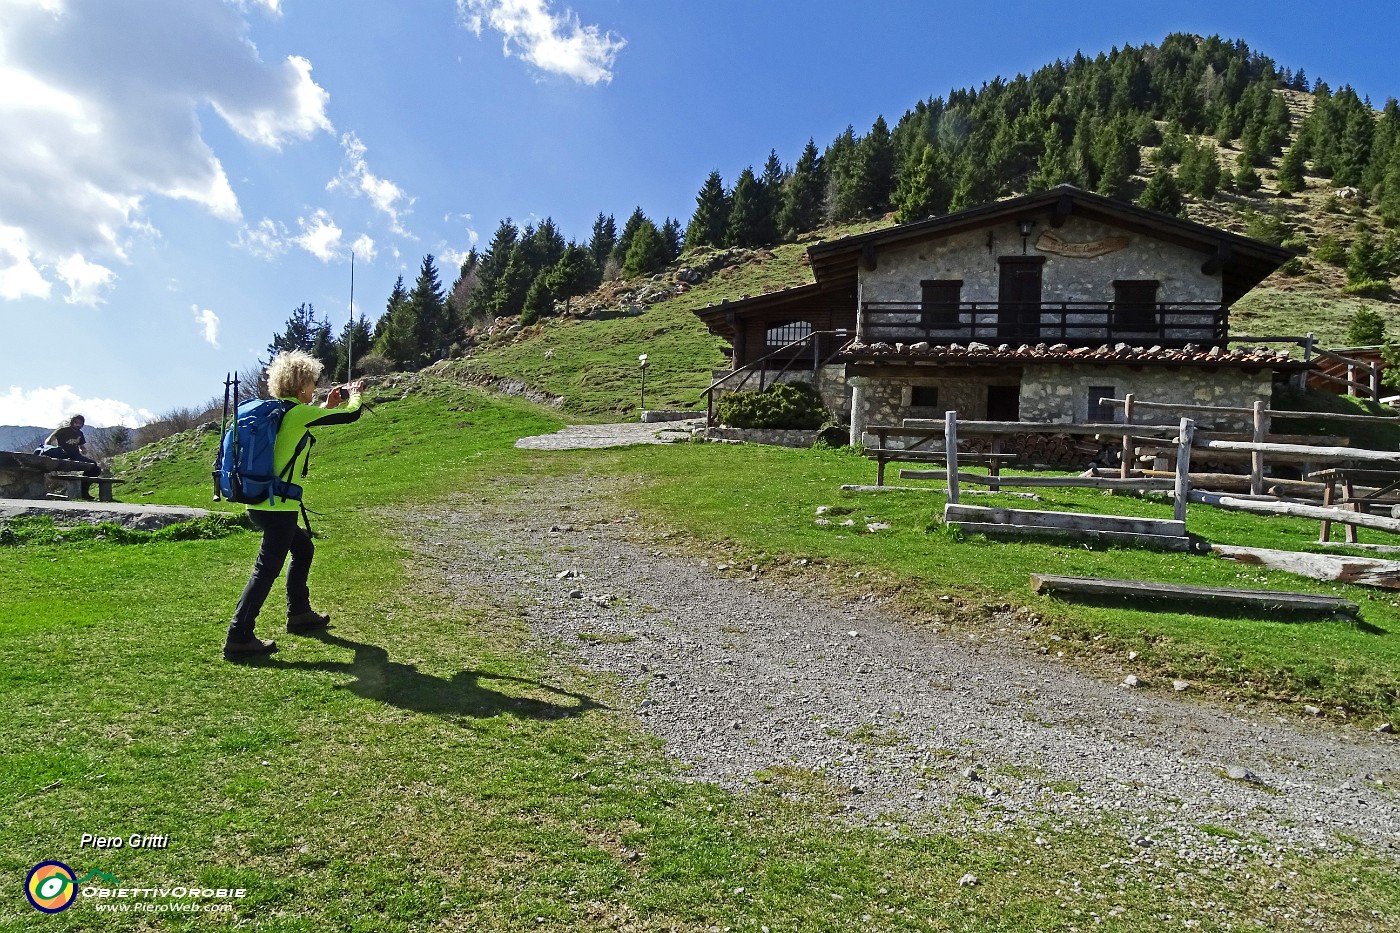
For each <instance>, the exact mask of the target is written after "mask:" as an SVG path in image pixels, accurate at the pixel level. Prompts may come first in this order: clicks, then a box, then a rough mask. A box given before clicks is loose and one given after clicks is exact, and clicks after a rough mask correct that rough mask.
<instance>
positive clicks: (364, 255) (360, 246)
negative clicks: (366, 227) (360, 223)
mask: <svg viewBox="0 0 1400 933" xmlns="http://www.w3.org/2000/svg"><path fill="white" fill-rule="evenodd" d="M350 251H351V252H353V253H354V254H355V256H356V257H357V258H359V259H363V260H364V261H365V262H374V257H375V256H378V255H379V250H378V249H377V248H376V247H375V245H374V240H372V239H370V237H369V235H368V234H366V233H362V234H360V235H359V236H357V237H355V242H353V243H351V244H350Z"/></svg>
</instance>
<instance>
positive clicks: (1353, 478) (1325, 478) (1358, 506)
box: [1308, 467, 1400, 544]
mask: <svg viewBox="0 0 1400 933" xmlns="http://www.w3.org/2000/svg"><path fill="white" fill-rule="evenodd" d="M1308 479H1310V480H1312V481H1314V482H1318V483H1321V484H1322V505H1323V507H1324V508H1328V507H1331V506H1338V507H1340V508H1344V509H1348V510H1350V511H1352V512H1367V513H1369V512H1370V511H1371V509H1372V508H1373V507H1375V506H1384V507H1385V508H1386V509H1387V511H1389V510H1391V509H1393V508H1394V507H1395V506H1397V505H1400V492H1398V491H1397V490H1400V472H1396V471H1394V470H1368V469H1362V468H1350V467H1333V468H1331V469H1328V470H1318V471H1317V472H1315V473H1309V474H1308ZM1359 484H1365V485H1359ZM1338 486H1340V487H1341V490H1342V495H1341V498H1340V499H1339V498H1338V497H1337V487H1338ZM1331 540H1332V523H1331V522H1330V521H1327V520H1326V519H1323V520H1322V529H1321V531H1320V533H1319V534H1318V541H1319V542H1320V543H1323V544H1325V543H1327V542H1328V541H1331ZM1346 540H1347V543H1348V544H1355V543H1356V526H1355V525H1347V526H1346Z"/></svg>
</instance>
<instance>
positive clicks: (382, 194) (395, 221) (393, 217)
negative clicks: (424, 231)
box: [326, 133, 414, 236]
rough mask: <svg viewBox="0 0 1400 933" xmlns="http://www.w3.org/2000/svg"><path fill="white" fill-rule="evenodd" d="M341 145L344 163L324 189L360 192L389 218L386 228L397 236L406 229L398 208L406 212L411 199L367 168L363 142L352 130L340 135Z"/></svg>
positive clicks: (403, 233)
mask: <svg viewBox="0 0 1400 933" xmlns="http://www.w3.org/2000/svg"><path fill="white" fill-rule="evenodd" d="M340 145H341V148H343V149H344V150H345V164H344V165H343V166H342V167H341V169H340V174H339V175H337V176H336V177H335V178H333V179H331V181H330V182H329V183H328V184H327V185H326V190H327V191H334V190H336V189H337V188H344V189H346V190H348V191H349V192H350V193H351V194H352V195H364V196H365V197H366V198H368V199H369V203H370V204H372V205H374V208H375V210H377V211H379V212H380V213H382V214H384V215H385V216H386V217H388V218H389V229H390V230H392V231H393V232H394V233H396V234H399V235H401V236H407V235H408V231H407V230H405V229H404V228H403V226H402V225H401V224H400V223H399V214H400V212H406V211H407V210H408V208H410V207H411V206H412V205H413V201H414V199H413V198H411V197H409V196H408V195H407V194H405V193H404V190H403V189H402V188H400V187H399V186H398V185H396V184H394V183H393V182H392V181H390V180H389V179H387V178H380V177H379V176H377V175H375V174H374V173H373V172H371V171H370V170H369V163H368V162H366V161H365V152H366V149H365V144H364V143H362V142H360V138H359V137H358V136H356V135H355V134H354V133H346V134H345V135H344V136H342V137H340Z"/></svg>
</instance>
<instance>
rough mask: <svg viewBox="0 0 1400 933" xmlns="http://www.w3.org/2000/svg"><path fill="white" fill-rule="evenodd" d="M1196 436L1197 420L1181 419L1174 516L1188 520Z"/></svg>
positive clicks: (1178, 519) (1177, 444)
mask: <svg viewBox="0 0 1400 933" xmlns="http://www.w3.org/2000/svg"><path fill="white" fill-rule="evenodd" d="M1195 436H1196V422H1194V421H1192V420H1191V419H1190V418H1182V419H1181V433H1179V434H1178V435H1177V438H1176V490H1175V493H1174V496H1173V498H1174V499H1175V502H1174V508H1173V510H1172V517H1173V518H1175V519H1176V520H1177V521H1179V522H1184V521H1186V502H1187V500H1189V499H1190V498H1191V441H1192V439H1193V438H1194V437H1195Z"/></svg>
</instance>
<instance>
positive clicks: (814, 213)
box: [778, 138, 826, 240]
mask: <svg viewBox="0 0 1400 933" xmlns="http://www.w3.org/2000/svg"><path fill="white" fill-rule="evenodd" d="M824 174H825V173H824V170H823V168H822V159H821V155H820V154H819V153H818V152H817V145H816V143H815V142H813V141H812V140H811V139H810V138H809V139H808V140H807V146H806V148H804V149H803V150H802V155H801V156H800V157H799V158H798V160H797V164H796V165H795V166H794V167H793V170H792V175H790V176H789V177H788V179H787V181H786V182H784V184H783V191H782V198H781V205H780V206H779V208H778V229H779V231H780V232H781V234H782V237H783V239H785V240H795V239H797V236H798V234H800V233H806V232H807V231H809V230H815V229H816V228H817V227H818V226H820V225H821V221H822V200H823V196H824V194H825V191H826V181H825V177H824Z"/></svg>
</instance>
